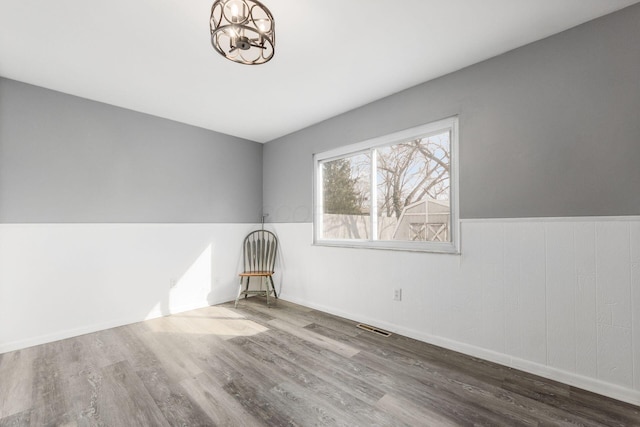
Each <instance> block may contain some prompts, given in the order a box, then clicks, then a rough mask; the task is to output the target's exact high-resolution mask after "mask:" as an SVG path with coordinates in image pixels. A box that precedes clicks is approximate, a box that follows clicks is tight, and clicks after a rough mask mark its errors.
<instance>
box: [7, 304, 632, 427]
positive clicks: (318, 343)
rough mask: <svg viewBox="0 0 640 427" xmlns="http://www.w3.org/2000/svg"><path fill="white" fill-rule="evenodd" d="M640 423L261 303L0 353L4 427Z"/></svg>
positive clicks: (562, 390)
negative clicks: (267, 306)
mask: <svg viewBox="0 0 640 427" xmlns="http://www.w3.org/2000/svg"><path fill="white" fill-rule="evenodd" d="M29 425H31V426H49V425H51V426H85V425H86V426H168V425H171V426H214V425H225V426H263V425H272V426H315V425H320V426H323V425H332V426H333V425H338V426H405V425H408V426H453V425H485V426H518V425H527V426H529V425H585V426H602V425H605V426H633V425H635V426H638V425H640V407H637V406H632V405H628V404H624V403H621V402H617V401H615V400H611V399H607V398H604V397H601V396H598V395H595V394H592V393H588V392H585V391H581V390H577V389H575V388H572V387H569V386H566V385H562V384H559V383H555V382H552V381H548V380H545V379H542V378H539V377H535V376H532V375H529V374H525V373H522V372H519V371H516V370H513V369H508V368H505V367H501V366H499V365H495V364H492V363H488V362H484V361H481V360H477V359H473V358H471V357H468V356H464V355H461V354H458V353H454V352H450V351H447V350H443V349H440V348H437V347H433V346H430V345H427V344H424V343H421V342H418V341H414V340H411V339H408V338H404V337H401V336H397V335H393V336H391V337H388V338H385V337H379V336H377V335H375V334H373V333H371V332H367V331H363V330H361V329H357V328H356V327H355V325H354V323H353V322H351V321H347V320H345V319H341V318H338V317H335V316H331V315H327V314H324V313H321V312H318V311H315V310H311V309H308V308H304V307H300V306H297V305H294V304H291V303H287V302H285V301H282V300H280V301H278V303H277V304H276V305H275V306H274V307H273V308H270V309H268V308H266V307H265V305H264V300H262V299H261V298H250V299H249V300H242V301H241V302H240V305H239V306H238V309H237V310H236V309H234V308H233V305H232V304H223V305H220V306H215V307H208V308H204V309H200V310H194V311H190V312H186V313H182V314H177V315H173V316H170V317H165V318H161V319H155V320H150V321H146V322H142V323H137V324H133V325H129V326H124V327H120V328H115V329H110V330H106V331H102V332H97V333H93V334H88V335H84V336H80V337H76V338H72V339H68V340H64V341H58V342H54V343H50V344H46V345H41V346H37V347H32V348H28V349H25V350H20V351H15V352H12V353H5V354H3V355H0V426H29Z"/></svg>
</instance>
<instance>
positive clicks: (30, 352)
mask: <svg viewBox="0 0 640 427" xmlns="http://www.w3.org/2000/svg"><path fill="white" fill-rule="evenodd" d="M34 354H35V349H34V348H33V347H32V348H27V349H24V350H18V351H14V352H12V353H6V354H3V355H2V356H3V357H2V359H0V418H2V416H3V415H4V416H5V417H8V416H10V415H13V414H17V413H20V412H23V411H25V410H27V409H29V408H31V406H32V401H31V397H32V386H33V374H34V371H33V369H32V365H33V360H34Z"/></svg>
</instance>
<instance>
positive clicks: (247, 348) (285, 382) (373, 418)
mask: <svg viewBox="0 0 640 427" xmlns="http://www.w3.org/2000/svg"><path fill="white" fill-rule="evenodd" d="M234 343H235V344H238V345H239V347H240V350H241V351H242V352H244V353H245V354H247V355H250V356H251V357H253V358H254V359H256V361H257V362H258V363H259V366H269V367H271V370H270V376H271V377H275V376H276V375H277V376H278V377H279V384H278V386H277V387H276V389H275V390H276V391H279V392H282V395H283V396H288V395H289V394H290V393H289V392H288V391H287V390H289V391H291V389H294V388H295V389H297V393H298V394H302V393H304V394H305V395H308V397H307V399H306V400H308V401H309V402H313V403H315V405H314V406H313V407H312V409H313V410H312V411H311V413H312V414H318V415H323V417H322V420H321V419H318V420H314V422H319V423H322V422H326V421H327V419H325V416H326V417H328V418H332V417H333V418H334V419H335V416H336V415H337V414H340V413H342V414H349V415H350V416H351V417H356V418H355V419H354V420H352V421H350V422H351V423H352V424H351V425H353V423H354V422H355V421H356V420H360V421H365V422H368V423H369V424H371V425H389V426H390V425H393V424H394V421H393V419H392V418H390V417H389V416H388V415H386V414H384V413H382V412H381V411H377V410H376V409H375V408H372V406H371V405H369V404H368V403H366V402H364V401H362V400H360V399H359V398H358V396H356V393H353V392H352V390H348V389H345V388H342V387H338V386H336V384H335V383H334V382H332V381H326V380H325V379H324V378H321V377H320V376H318V375H316V373H317V372H316V371H310V370H307V369H305V367H304V365H301V364H299V363H295V362H293V361H290V360H288V359H286V358H284V357H282V356H281V355H280V354H277V353H276V352H274V351H272V350H271V348H270V347H268V346H263V345H260V344H259V343H256V342H254V341H252V340H251V338H236V339H235V340H234ZM299 406H300V404H299ZM332 408H337V410H338V412H337V414H334V415H333V416H332V415H331V414H332V413H333V412H335V411H333V410H332ZM342 417H343V418H344V415H343V416H342ZM339 419H340V418H339V417H338V420H339ZM323 420H324V421H323ZM320 425H322V424H320Z"/></svg>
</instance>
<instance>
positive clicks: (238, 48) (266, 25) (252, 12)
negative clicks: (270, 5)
mask: <svg viewBox="0 0 640 427" xmlns="http://www.w3.org/2000/svg"><path fill="white" fill-rule="evenodd" d="M209 25H210V27H211V44H212V45H213V48H214V49H215V50H216V51H218V53H219V54H220V55H222V56H224V57H225V58H227V59H229V60H231V61H234V62H239V63H241V64H248V65H257V64H264V63H265V62H267V61H269V60H270V59H271V58H273V54H274V53H275V38H276V34H275V29H274V26H275V22H274V20H273V15H271V12H269V9H267V8H266V7H265V6H264V5H263V4H262V3H260V2H259V1H257V0H216V1H214V2H213V5H212V6H211V20H210V21H209Z"/></svg>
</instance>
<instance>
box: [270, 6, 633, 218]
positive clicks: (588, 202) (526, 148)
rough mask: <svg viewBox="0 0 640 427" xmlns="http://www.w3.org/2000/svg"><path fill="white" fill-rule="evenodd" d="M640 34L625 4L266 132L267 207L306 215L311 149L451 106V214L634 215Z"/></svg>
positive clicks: (435, 115)
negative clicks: (280, 133) (365, 101)
mask: <svg viewBox="0 0 640 427" xmlns="http://www.w3.org/2000/svg"><path fill="white" fill-rule="evenodd" d="M639 40H640V5H634V6H631V7H629V8H627V9H623V10H621V11H619V12H616V13H614V14H611V15H608V16H605V17H602V18H600V19H597V20H594V21H591V22H588V23H586V24H584V25H581V26H579V27H575V28H573V29H570V30H568V31H565V32H563V33H560V34H558V35H555V36H553V37H549V38H547V39H544V40H541V41H539V42H536V43H533V44H530V45H527V46H524V47H522V48H519V49H516V50H514V51H511V52H508V53H506V54H504V55H501V56H498V57H495V58H492V59H490V60H487V61H485V62H482V63H479V64H476V65H473V66H471V67H468V68H466V69H463V70H460V71H458V72H455V73H452V74H449V75H447V76H444V77H442V78H439V79H436V80H433V81H430V82H427V83H424V84H422V85H419V86H416V87H414V88H411V89H409V90H406V91H403V92H400V93H398V94H395V95H392V96H390V97H387V98H385V99H382V100H379V101H376V102H374V103H371V104H369V105H366V106H364V107H361V108H358V109H356V110H353V111H350V112H348V113H345V114H343V115H340V116H338V117H335V118H332V119H330V120H327V121H325V122H322V123H320V124H317V125H314V126H311V127H309V128H307V129H304V130H302V131H299V132H296V133H293V134H291V135H288V136H285V137H282V138H280V139H277V140H274V141H272V142H269V143H267V144H266V146H265V148H264V183H263V189H264V193H263V197H264V202H265V208H264V209H265V213H268V214H270V217H269V220H271V221H275V222H304V221H311V219H312V216H311V203H312V176H313V167H312V166H313V165H312V154H313V153H316V152H320V151H324V150H327V149H331V148H335V147H338V146H341V145H345V144H350V143H354V142H359V141H363V140H366V139H369V138H372V137H376V136H380V135H384V134H388V133H391V132H394V131H397V130H401V129H406V128H410V127H413V126H417V125H420V124H423V123H428V122H430V121H433V120H437V119H440V118H444V117H447V116H451V115H455V114H458V115H459V117H460V216H461V218H514V217H556V216H557V217H562V216H587V215H639V214H640V43H639ZM385 66H389V65H388V64H385ZM401 66H402V65H401V64H397V66H393V65H392V66H389V69H390V72H389V78H393V74H394V73H395V72H398V71H397V70H396V69H395V68H396V67H397V68H400V67H401Z"/></svg>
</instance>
